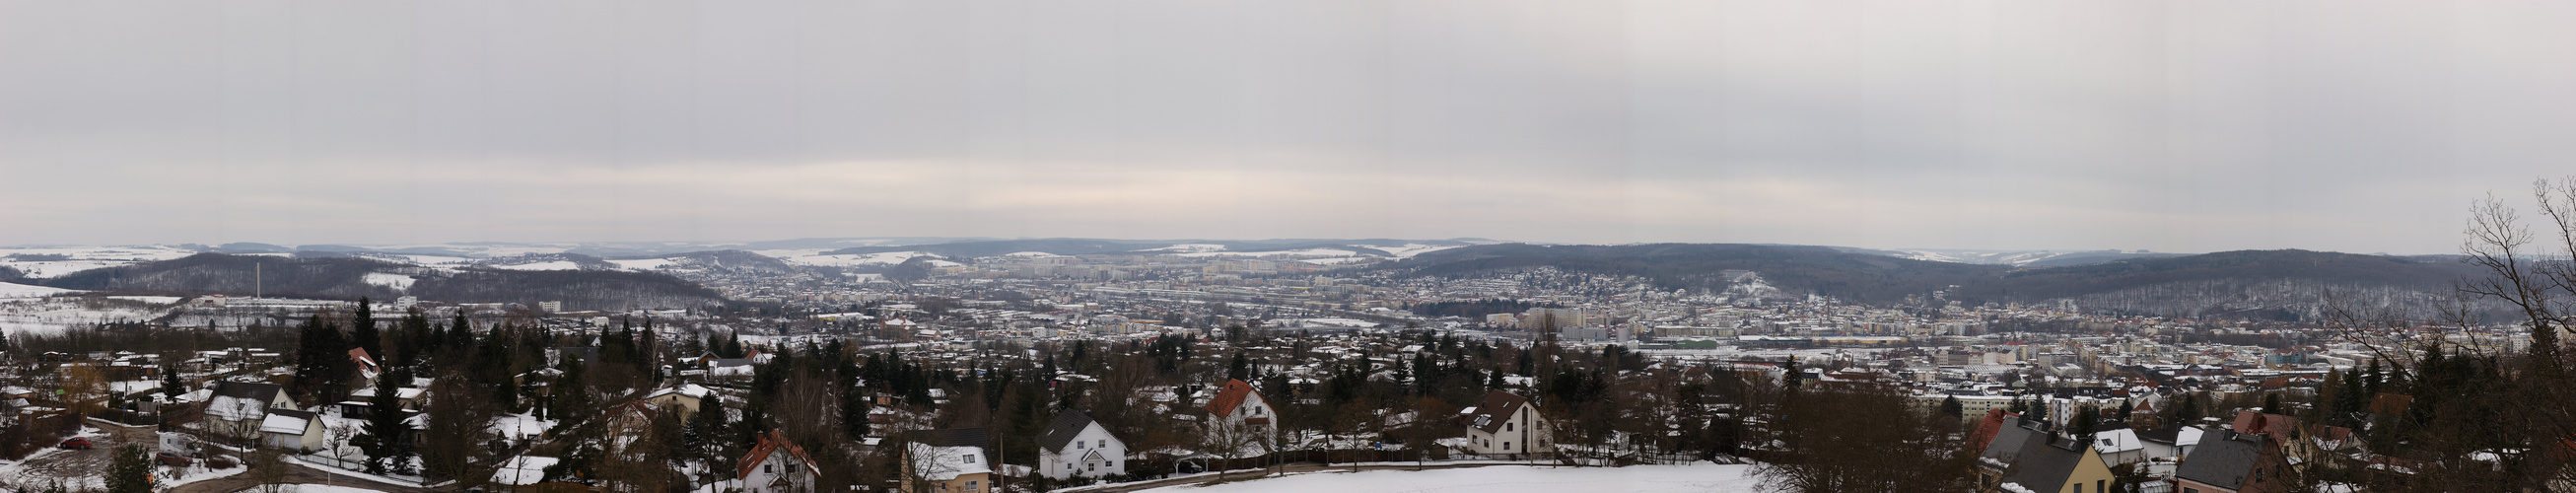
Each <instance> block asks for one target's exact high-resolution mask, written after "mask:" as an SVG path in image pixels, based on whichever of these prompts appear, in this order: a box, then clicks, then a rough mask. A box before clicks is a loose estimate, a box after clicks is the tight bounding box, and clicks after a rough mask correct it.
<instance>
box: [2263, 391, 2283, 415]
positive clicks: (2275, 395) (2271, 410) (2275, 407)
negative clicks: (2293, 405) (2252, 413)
mask: <svg viewBox="0 0 2576 493" xmlns="http://www.w3.org/2000/svg"><path fill="white" fill-rule="evenodd" d="M2263 414H2281V393H2279V392H2269V393H2265V394H2263Z"/></svg>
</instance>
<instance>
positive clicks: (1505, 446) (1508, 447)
mask: <svg viewBox="0 0 2576 493" xmlns="http://www.w3.org/2000/svg"><path fill="white" fill-rule="evenodd" d="M1511 449H1512V442H1503V450H1511Z"/></svg>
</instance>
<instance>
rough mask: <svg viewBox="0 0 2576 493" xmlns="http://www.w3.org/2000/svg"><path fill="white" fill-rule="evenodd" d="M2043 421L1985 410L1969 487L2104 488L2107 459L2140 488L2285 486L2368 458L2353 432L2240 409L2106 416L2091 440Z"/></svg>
mask: <svg viewBox="0 0 2576 493" xmlns="http://www.w3.org/2000/svg"><path fill="white" fill-rule="evenodd" d="M2079 436H2080V435H2079V434H2077V433H2073V432H2071V431H2069V430H2068V429H2067V428H2066V427H2061V426H2056V425H2053V424H2052V423H2051V422H2050V421H2047V420H2045V419H2037V418H2025V417H2023V416H2021V415H2019V414H2014V413H2010V412H2005V411H2003V410H1991V411H1987V412H1986V415H1985V418H1984V419H1983V420H1981V421H1979V423H1978V426H1977V428H1976V432H1975V434H1974V435H1972V440H1971V446H1972V447H1973V449H1974V450H1979V451H1980V452H1979V454H1978V456H1977V466H1976V467H1977V471H1976V476H1977V491H1979V492H1983V493H1998V492H2009V493H2031V492H2057V493H2109V492H2110V491H2111V490H2109V489H2106V488H2111V487H2112V486H2113V483H2114V482H2115V480H2114V478H2113V477H2112V475H2113V473H2112V467H2113V466H2135V467H2143V468H2145V471H2144V472H2145V473H2146V475H2147V476H2148V477H2150V478H2152V479H2150V480H2149V481H2147V482H2145V483H2143V484H2140V485H2139V486H2140V489H2139V490H2138V491H2142V492H2146V493H2176V492H2179V493H2287V492H2289V491H2291V490H2292V488H2293V486H2292V485H2293V481H2292V478H2293V477H2296V476H2297V475H2299V474H2301V473H2303V472H2305V471H2304V470H2303V469H2301V468H2307V467H2350V466H2351V463H2353V462H2355V461H2376V464H2377V465H2379V466H2381V467H2372V468H2371V469H2372V470H2373V471H2397V472H2399V473H2402V471H2405V470H2406V469H2405V468H2403V467H2394V468H2392V467H2385V466H2386V465H2388V464H2390V463H2391V462H2390V461H2394V460H2395V459H2390V458H2384V457H2379V458H2371V457H2373V456H2371V455H2370V454H2368V453H2366V452H2364V451H2362V450H2361V446H2360V444H2359V440H2356V439H2355V437H2354V435H2353V434H2352V430H2351V429H2348V428H2343V427H2337V426H2326V425H2321V424H2315V423H2301V422H2299V420H2298V418H2294V417H2290V416H2282V415H2278V414H2265V413H2262V412H2258V411H2251V410H2246V411H2238V412H2237V414H2236V416H2235V417H2234V419H2232V420H2226V421H2225V422H2221V420H2220V419H2219V418H2205V422H2204V423H2198V424H2194V425H2190V426H2184V425H2180V424H2174V425H2167V426H2164V427H2160V428H2156V429H2151V430H2136V429H2131V428H2129V427H2127V426H2126V425H2122V424H2118V423H2104V424H2103V425H2102V427H2099V428H2096V429H2095V430H2094V432H2093V433H2092V434H2091V440H2090V441H2089V442H2085V441H2080V440H2081V438H2079Z"/></svg>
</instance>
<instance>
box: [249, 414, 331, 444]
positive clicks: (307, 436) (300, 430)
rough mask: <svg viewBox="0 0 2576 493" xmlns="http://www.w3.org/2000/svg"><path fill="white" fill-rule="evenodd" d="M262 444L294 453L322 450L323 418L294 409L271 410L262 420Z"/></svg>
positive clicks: (260, 428) (260, 429) (260, 426)
mask: <svg viewBox="0 0 2576 493" xmlns="http://www.w3.org/2000/svg"><path fill="white" fill-rule="evenodd" d="M259 432H260V435H261V436H262V440H261V444H263V445H267V446H269V447H274V448H278V449H283V450H289V451H294V452H299V453H300V452H312V451H315V450H322V445H323V443H322V439H323V437H324V434H325V433H327V432H326V431H324V430H323V429H322V416H321V415H318V414H314V413H311V412H305V411H297V410H293V409H270V410H268V414H267V415H266V416H263V417H261V418H260V425H259Z"/></svg>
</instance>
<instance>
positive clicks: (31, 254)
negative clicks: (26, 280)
mask: <svg viewBox="0 0 2576 493" xmlns="http://www.w3.org/2000/svg"><path fill="white" fill-rule="evenodd" d="M196 253H197V252H196V251H193V250H187V249H181V248H176V247H165V246H136V247H72V248H0V266H8V267H12V268H16V269H18V271H19V272H24V273H26V274H27V275H28V276H29V277H59V276H62V275H64V274H70V273H74V272H80V271H84V270H90V269H97V268H102V267H118V266H125V265H133V264H138V263H143V262H151V261H155V260H170V259H174V258H179V257H186V256H189V255H195V254H196Z"/></svg>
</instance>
